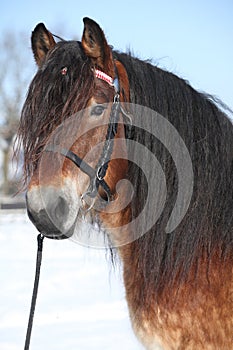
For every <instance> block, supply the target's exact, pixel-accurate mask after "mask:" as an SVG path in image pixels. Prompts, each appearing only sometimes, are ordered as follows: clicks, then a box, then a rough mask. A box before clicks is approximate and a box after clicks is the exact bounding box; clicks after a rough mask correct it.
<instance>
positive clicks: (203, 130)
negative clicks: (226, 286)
mask: <svg viewBox="0 0 233 350" xmlns="http://www.w3.org/2000/svg"><path fill="white" fill-rule="evenodd" d="M114 55H115V58H116V59H118V60H119V61H120V62H121V63H122V64H123V65H124V67H125V68H126V71H127V73H128V77H129V84H130V96H131V101H130V102H132V103H136V104H139V105H143V106H146V107H149V108H150V109H152V110H154V111H156V112H158V113H159V114H161V115H162V116H163V117H165V118H166V119H168V120H169V122H170V123H171V124H172V125H173V126H174V127H175V128H176V129H177V131H178V132H179V135H180V136H181V138H182V139H183V140H184V142H185V144H186V147H187V149H188V151H189V154H190V157H191V160H192V165H193V172H194V189H193V195H192V199H191V203H190V206H189V209H188V211H187V213H186V215H185V217H184V218H183V220H182V222H181V223H180V224H179V226H178V227H177V228H176V229H175V230H174V231H173V232H171V233H169V234H168V233H166V231H165V227H166V224H167V222H168V219H169V217H170V214H171V211H172V208H173V207H174V203H175V199H176V194H177V187H178V178H177V172H176V169H175V166H174V163H173V160H172V159H171V155H170V154H169V153H168V151H167V150H166V149H165V147H164V145H162V144H161V143H160V142H159V140H156V138H154V137H152V136H151V135H150V134H149V133H148V132H146V131H144V130H143V129H138V130H134V131H133V132H132V135H133V140H134V141H137V142H140V143H142V144H144V145H145V146H146V147H147V148H149V149H150V151H151V152H153V153H154V154H155V155H156V158H157V159H158V160H159V162H160V164H161V166H162V168H163V171H164V173H165V174H166V181H167V184H166V185H167V199H166V203H165V207H164V210H163V212H162V215H161V217H160V219H159V220H158V221H157V222H156V224H155V225H154V226H153V227H152V228H151V229H150V230H149V231H148V232H147V233H146V234H144V235H143V236H142V237H140V238H139V239H137V240H136V241H134V242H133V243H131V244H133V249H131V250H130V252H131V257H130V259H131V260H132V261H134V262H135V264H137V266H138V269H139V270H141V271H143V276H144V282H142V283H145V285H147V286H148V290H151V293H155V294H156V292H159V291H160V290H162V289H163V288H164V287H165V286H169V283H175V281H176V282H178V283H179V282H182V281H183V280H184V279H185V278H186V277H187V273H188V272H189V271H190V269H191V268H193V269H194V271H195V273H198V270H199V268H200V266H199V257H208V258H209V259H207V260H208V261H209V262H210V263H211V261H212V259H213V260H214V257H215V256H216V254H218V255H219V256H220V258H221V259H222V261H223V262H224V260H225V259H227V257H229V256H231V258H232V256H233V235H232V227H233V216H232V208H233V186H232V183H233V128H232V123H231V121H230V120H229V118H228V117H227V115H226V114H225V113H224V112H223V111H222V110H221V108H224V105H223V104H222V103H219V106H218V105H217V103H218V101H217V100H216V99H214V98H212V97H211V96H210V95H206V94H203V93H199V92H197V91H196V90H194V89H193V88H192V87H191V86H190V85H189V83H188V82H187V81H185V80H183V79H181V78H179V77H177V76H176V75H174V74H172V73H170V72H167V71H164V70H162V69H160V68H158V67H156V66H153V65H152V64H150V63H149V62H144V61H141V60H139V59H137V58H134V57H132V56H131V55H130V54H122V53H118V52H115V53H114ZM151 118H153V113H152V114H151ZM146 162H147V160H146V159H145V163H146ZM152 172H153V169H152ZM152 176H153V174H152ZM129 180H130V182H131V183H132V184H133V186H134V190H135V191H136V194H135V196H134V198H133V203H132V208H133V217H137V216H138V215H139V214H140V212H141V210H142V208H143V205H144V203H145V201H146V197H147V180H146V178H145V176H143V173H142V171H141V169H139V168H138V167H137V166H135V164H133V163H131V164H130V167H129ZM155 203H156V199H155ZM155 203H153V204H155ZM153 204H152V205H153ZM155 205H156V204H155ZM145 224H146V222H141V223H140V226H141V228H142V229H143V227H145ZM152 247H153V248H152ZM206 273H207V275H208V265H207V266H206ZM150 287H151V288H150ZM142 297H143V296H142ZM149 297H150V296H149Z"/></svg>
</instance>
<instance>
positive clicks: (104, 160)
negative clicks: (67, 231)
mask: <svg viewBox="0 0 233 350" xmlns="http://www.w3.org/2000/svg"><path fill="white" fill-rule="evenodd" d="M115 71H116V70H115ZM94 73H95V76H96V78H98V79H101V80H104V81H105V82H107V83H108V84H109V85H110V86H112V87H114V90H115V95H114V99H113V103H112V108H111V113H110V118H109V123H108V128H107V134H106V138H105V142H104V147H103V150H102V154H101V156H100V158H99V161H98V163H97V165H96V167H95V168H92V167H91V166H90V165H89V164H88V163H86V162H85V161H84V160H83V159H82V158H80V157H79V156H78V155H77V154H75V153H74V152H72V151H71V150H68V149H66V148H63V149H61V150H59V153H60V154H62V155H63V156H64V157H66V158H68V159H69V160H71V161H72V162H73V163H74V164H75V165H76V166H77V167H78V168H79V169H80V170H81V171H82V172H84V173H85V174H86V175H88V176H89V178H90V184H89V187H88V189H87V191H86V192H85V193H84V194H83V195H82V200H84V198H85V197H86V196H89V197H91V198H95V197H96V196H97V194H98V189H99V187H102V189H103V190H104V192H105V194H106V196H107V202H109V201H111V200H112V199H113V196H114V193H112V191H111V189H110V187H109V185H108V184H107V182H106V181H105V180H104V177H105V175H106V172H107V169H108V164H109V161H110V159H111V155H112V152H113V141H114V137H115V135H116V133H117V129H118V122H119V115H120V113H122V115H123V116H124V118H127V119H128V120H129V121H130V124H131V118H130V116H129V114H128V113H127V112H126V111H125V110H124V109H123V107H122V105H121V103H120V86H119V79H118V76H117V74H116V76H115V78H114V79H112V78H111V77H110V76H108V75H107V74H106V73H104V72H101V71H100V70H97V69H95V70H94ZM45 151H47V152H56V151H57V150H56V149H55V148H54V146H52V145H51V146H48V147H46V149H45Z"/></svg>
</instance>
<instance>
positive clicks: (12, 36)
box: [0, 32, 33, 194]
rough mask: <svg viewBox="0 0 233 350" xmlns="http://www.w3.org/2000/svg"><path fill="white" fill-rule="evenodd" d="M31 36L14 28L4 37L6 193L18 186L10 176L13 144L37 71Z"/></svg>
mask: <svg viewBox="0 0 233 350" xmlns="http://www.w3.org/2000/svg"><path fill="white" fill-rule="evenodd" d="M27 37H28V38H29V39H30V37H29V36H27ZM27 40H28V39H27ZM27 40H26V36H25V35H23V34H22V33H13V32H5V33H3V34H2V35H1V39H0V67H1V69H0V152H1V156H2V157H1V158H2V161H1V163H2V164H0V166H1V168H2V173H1V174H0V177H2V178H1V179H0V180H1V181H0V184H1V186H0V191H1V192H2V193H4V194H11V193H13V192H14V191H15V189H16V186H15V184H14V181H10V179H9V177H10V171H9V169H10V165H11V164H10V163H11V161H12V144H13V140H14V137H15V134H16V132H17V128H18V122H19V117H20V111H21V108H22V103H23V100H24V98H25V95H26V91H27V85H28V83H29V81H30V79H31V77H32V74H33V58H32V54H31V52H30V49H29V43H28V42H27Z"/></svg>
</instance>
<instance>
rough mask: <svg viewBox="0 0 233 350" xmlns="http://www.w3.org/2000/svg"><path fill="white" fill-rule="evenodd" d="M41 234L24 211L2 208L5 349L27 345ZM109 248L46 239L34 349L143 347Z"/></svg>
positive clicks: (0, 293)
mask: <svg viewBox="0 0 233 350" xmlns="http://www.w3.org/2000/svg"><path fill="white" fill-rule="evenodd" d="M37 234H38V232H37V231H36V229H35V228H34V227H33V225H32V224H31V223H30V222H29V220H28V218H27V216H26V214H25V213H6V214H3V213H2V212H1V211H0V286H1V288H0V300H1V302H0V350H16V349H17V350H18V349H23V347H24V340H25V334H26V326H27V321H28V316H29V308H30V302H31V294H32V287H33V281H34V273H35V262H36V249H37V242H36V236H37ZM109 260H110V259H108V258H107V257H106V252H105V250H101V249H91V248H86V247H83V246H81V245H79V244H77V243H74V242H73V241H71V240H63V241H54V240H49V239H45V240H44V250H43V261H42V268H41V279H40V285H39V294H38V299H37V306H36V311H35V318H34V325H33V330H32V339H31V346H30V349H31V350H38V349H40V350H41V349H49V350H66V349H69V350H77V349H80V350H91V349H93V350H98V349H101V350H104V349H106V350H107V349H108V350H118V349H121V350H142V349H143V347H142V345H141V344H140V343H139V342H138V341H137V339H136V337H135V335H134V333H133V330H132V328H131V325H130V321H129V316H128V310H127V305H126V302H125V297H124V287H123V281H122V277H121V270H120V268H119V267H118V268H116V269H114V268H113V267H112V266H111V263H110V261H109Z"/></svg>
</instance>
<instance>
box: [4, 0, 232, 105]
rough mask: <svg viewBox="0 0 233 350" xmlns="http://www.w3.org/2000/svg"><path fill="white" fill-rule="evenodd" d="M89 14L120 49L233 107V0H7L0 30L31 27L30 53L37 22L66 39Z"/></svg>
mask: <svg viewBox="0 0 233 350" xmlns="http://www.w3.org/2000/svg"><path fill="white" fill-rule="evenodd" d="M85 16H88V17H91V18H93V19H95V20H96V21H98V23H99V24H100V25H101V27H102V28H103V30H104V31H105V34H106V36H107V38H108V40H109V43H111V44H112V45H113V46H114V47H115V48H116V49H119V50H122V51H125V50H127V49H128V48H130V49H131V50H132V51H133V52H134V54H135V55H137V56H138V57H140V58H143V59H147V58H150V59H153V62H154V63H155V64H158V65H159V66H160V67H162V68H163V67H164V68H166V69H168V70H169V71H172V72H173V73H175V74H177V75H179V76H181V77H183V78H185V79H187V80H189V81H190V83H191V85H193V86H194V87H195V88H197V89H198V90H201V91H206V92H208V93H211V94H214V95H216V96H218V97H219V98H220V99H222V100H223V101H224V102H225V103H227V104H228V105H229V106H230V107H231V108H232V109H233V94H232V91H233V86H232V85H233V69H232V62H233V39H232V38H233V20H232V18H233V2H232V0H221V1H219V0H212V1H211V0H207V1H204V0H196V1H187V0H186V1H185V0H180V1H179V0H176V1H168V0H164V1H161V0H159V1H158V0H150V1H146V0H145V1H140V2H137V1H135V0H134V1H133V0H128V1H122V0H118V1H110V0H103V1H94V0H89V1H87V0H86V1H85V0H83V1H81V2H80V1H77V0H76V1H74V0H66V1H64V0H61V1H47V0H46V1H45V0H40V1H39V2H38V1H33V0H32V1H25V0H21V1H16V0H15V1H10V0H9V1H4V2H3V3H2V5H1V22H0V30H1V32H3V31H4V30H5V29H12V30H14V31H16V32H18V33H20V32H22V31H23V32H25V33H28V48H27V49H28V54H29V55H30V52H29V46H30V41H29V39H30V33H31V31H32V30H33V28H34V27H35V25H36V24H37V23H38V22H44V23H45V24H46V26H47V28H48V29H50V30H51V31H52V32H54V33H57V34H58V35H61V36H64V37H65V38H67V39H72V38H74V37H76V38H77V37H79V38H80V36H81V34H82V29H83V23H82V18H83V17H85ZM19 40H20V36H19ZM28 57H30V58H29V59H31V60H32V55H31V56H28Z"/></svg>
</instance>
